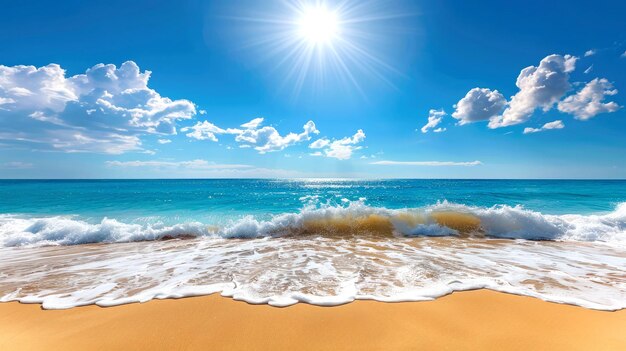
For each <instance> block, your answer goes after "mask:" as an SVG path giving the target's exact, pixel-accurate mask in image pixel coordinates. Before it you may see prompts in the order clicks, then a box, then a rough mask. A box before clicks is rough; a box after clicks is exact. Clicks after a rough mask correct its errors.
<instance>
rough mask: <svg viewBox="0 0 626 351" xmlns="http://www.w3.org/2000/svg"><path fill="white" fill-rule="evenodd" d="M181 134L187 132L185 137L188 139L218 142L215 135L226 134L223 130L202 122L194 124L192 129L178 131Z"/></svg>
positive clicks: (207, 122) (186, 128)
mask: <svg viewBox="0 0 626 351" xmlns="http://www.w3.org/2000/svg"><path fill="white" fill-rule="evenodd" d="M180 131H181V132H189V131H191V132H189V133H187V134H186V135H187V136H188V137H190V138H193V139H197V140H210V141H218V140H217V137H216V136H215V135H216V134H224V133H226V130H225V129H222V128H220V127H218V126H216V125H215V124H213V123H211V122H209V121H202V122H198V123H196V125H194V126H192V127H185V128H181V129H180Z"/></svg>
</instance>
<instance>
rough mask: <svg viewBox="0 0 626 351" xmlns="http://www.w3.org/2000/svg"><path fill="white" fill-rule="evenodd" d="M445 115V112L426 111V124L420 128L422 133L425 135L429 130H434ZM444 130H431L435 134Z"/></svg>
mask: <svg viewBox="0 0 626 351" xmlns="http://www.w3.org/2000/svg"><path fill="white" fill-rule="evenodd" d="M445 115H446V112H445V111H444V110H443V109H441V110H435V109H431V110H430V111H428V123H426V125H424V126H423V127H422V129H421V130H422V133H427V132H428V130H429V129H433V128H436V127H437V126H438V125H439V123H441V121H442V120H443V117H444V116H445ZM444 130H445V128H436V129H435V130H433V132H435V133H439V132H443V131H444Z"/></svg>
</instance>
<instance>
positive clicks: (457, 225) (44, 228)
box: [0, 198, 626, 247]
mask: <svg viewBox="0 0 626 351" xmlns="http://www.w3.org/2000/svg"><path fill="white" fill-rule="evenodd" d="M309 200H310V201H311V202H310V203H309V204H308V205H307V206H306V207H305V208H303V209H302V210H301V211H299V212H295V213H285V214H281V215H276V216H274V217H272V218H271V219H269V220H260V219H257V218H255V217H254V216H245V217H243V218H240V219H236V220H232V221H231V222H230V223H221V224H220V225H210V224H205V223H199V222H189V223H179V224H175V225H165V224H163V223H159V222H158V221H157V222H155V223H142V224H136V223H132V224H131V223H124V222H121V221H118V220H115V219H110V218H104V219H102V220H101V221H100V222H99V223H88V222H86V221H84V220H81V219H77V218H72V217H58V216H57V217H42V218H32V217H24V216H11V215H3V216H0V246H1V247H11V246H43V245H75V244H85V243H97V242H106V243H111V242H132V241H151V240H161V239H171V238H181V237H207V236H208V237H214V236H217V237H225V238H256V237H264V236H272V237H276V236H285V235H290V236H294V235H296V236H297V235H322V236H324V235H333V236H341V235H347V236H354V235H360V234H363V233H365V234H373V233H374V234H380V235H387V234H388V235H396V236H445V235H485V236H489V237H496V238H514V239H531V240H535V239H537V240H559V241H564V240H565V241H589V242H603V243H607V244H610V245H617V246H626V203H621V204H619V205H618V206H617V207H616V209H615V210H614V211H613V212H610V213H607V214H601V215H578V214H570V215H549V214H542V213H540V212H536V211H531V210H528V209H524V208H522V207H520V206H516V207H510V206H504V205H503V206H494V207H489V208H484V207H471V206H465V205H459V204H450V203H446V202H444V203H439V204H436V205H433V206H429V207H425V208H418V209H402V210H396V209H394V210H392V209H386V208H378V207H371V206H367V205H366V204H365V203H364V201H363V200H360V201H355V202H346V204H345V205H344V206H331V205H323V206H316V205H315V204H314V200H315V199H314V198H313V199H312V200H311V199H307V201H309Z"/></svg>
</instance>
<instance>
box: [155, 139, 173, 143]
mask: <svg viewBox="0 0 626 351" xmlns="http://www.w3.org/2000/svg"><path fill="white" fill-rule="evenodd" d="M157 141H158V142H159V144H169V143H171V142H172V141H171V140H169V139H159V140H157Z"/></svg>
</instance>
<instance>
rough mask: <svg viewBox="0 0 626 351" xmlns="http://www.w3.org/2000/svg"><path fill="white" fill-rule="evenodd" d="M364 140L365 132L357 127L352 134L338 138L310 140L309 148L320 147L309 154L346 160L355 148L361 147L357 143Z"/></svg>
mask: <svg viewBox="0 0 626 351" xmlns="http://www.w3.org/2000/svg"><path fill="white" fill-rule="evenodd" d="M364 140H365V133H364V132H363V130H361V129H359V130H358V131H357V132H356V133H355V134H354V135H353V136H351V137H345V138H342V139H338V140H329V139H327V138H322V139H318V140H316V141H314V142H312V143H311V144H310V145H309V147H310V148H311V149H322V150H321V151H316V152H314V153H312V154H311V156H326V157H331V158H336V159H338V160H347V159H349V158H351V157H352V153H353V152H354V151H355V150H359V149H361V146H357V144H359V143H361V142H363V141H364Z"/></svg>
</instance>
